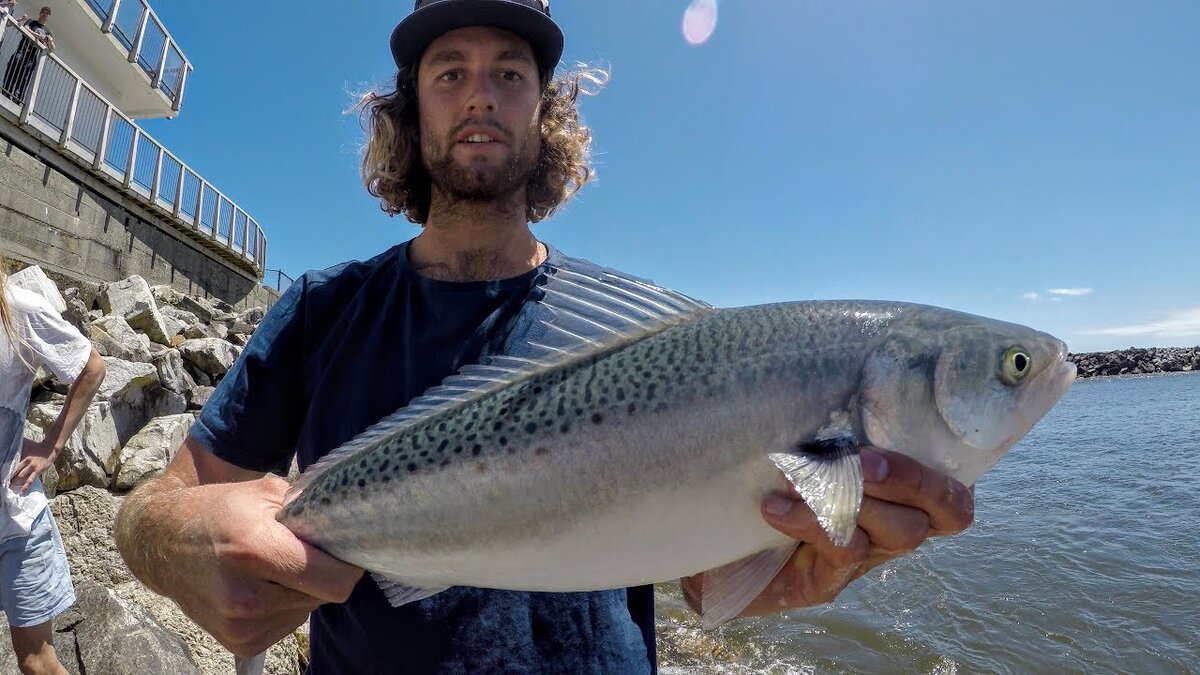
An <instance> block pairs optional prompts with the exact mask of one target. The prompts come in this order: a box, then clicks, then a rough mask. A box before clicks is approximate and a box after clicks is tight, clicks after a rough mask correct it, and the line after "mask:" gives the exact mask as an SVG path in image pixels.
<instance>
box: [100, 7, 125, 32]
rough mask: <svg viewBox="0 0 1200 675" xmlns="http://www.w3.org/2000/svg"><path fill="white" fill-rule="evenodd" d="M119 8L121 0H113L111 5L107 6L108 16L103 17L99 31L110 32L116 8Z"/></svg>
mask: <svg viewBox="0 0 1200 675" xmlns="http://www.w3.org/2000/svg"><path fill="white" fill-rule="evenodd" d="M119 9H121V0H113V2H112V6H111V7H109V8H108V16H106V17H104V23H102V24H100V32H101V33H111V32H112V27H113V24H114V23H116V22H117V10H119Z"/></svg>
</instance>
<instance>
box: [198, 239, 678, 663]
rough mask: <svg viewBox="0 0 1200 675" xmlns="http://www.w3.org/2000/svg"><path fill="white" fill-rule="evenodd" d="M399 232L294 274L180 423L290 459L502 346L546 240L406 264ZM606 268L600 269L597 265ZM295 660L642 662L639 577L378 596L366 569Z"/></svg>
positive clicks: (278, 462) (268, 460)
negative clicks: (524, 253)
mask: <svg viewBox="0 0 1200 675" xmlns="http://www.w3.org/2000/svg"><path fill="white" fill-rule="evenodd" d="M407 250H408V245H407V244H400V245H398V246H395V247H393V248H392V249H390V250H388V251H386V252H384V253H382V254H380V255H379V256H376V257H375V258H372V259H371V260H368V261H365V262H351V263H347V264H344V265H340V266H338V267H334V268H330V269H328V270H324V271H321V272H309V273H308V274H305V275H304V276H302V277H301V278H300V279H298V280H297V281H296V282H295V283H293V284H292V286H291V287H290V288H289V289H288V290H287V291H286V292H285V293H284V294H283V296H282V297H281V298H280V299H279V301H278V302H277V303H276V304H275V306H274V307H272V308H271V310H270V312H268V314H267V316H266V318H265V319H264V320H263V322H262V324H261V325H260V326H259V327H258V330H257V331H255V334H254V337H253V339H251V341H250V343H249V344H248V345H247V346H246V349H245V351H244V352H243V353H242V356H241V358H239V359H238V361H237V363H236V364H235V365H234V367H233V368H232V369H231V370H230V371H229V373H228V374H227V375H226V376H225V378H224V380H222V382H221V384H220V386H218V387H217V391H216V392H215V393H214V394H213V397H212V399H211V400H210V401H209V402H208V404H207V405H206V406H205V408H204V411H203V413H201V415H200V418H199V420H197V422H196V424H195V425H194V426H193V427H192V431H191V436H192V438H193V439H195V440H196V441H198V442H199V443H200V444H201V445H202V446H203V447H205V448H208V449H209V450H210V451H211V452H213V453H214V454H216V455H217V456H218V457H220V458H222V459H224V460H226V461H228V462H230V463H232V464H235V465H237V466H240V467H243V468H246V469H252V470H258V471H276V472H282V471H284V470H286V468H287V466H288V465H289V464H290V462H291V459H292V456H293V454H295V456H296V459H297V462H298V463H299V466H300V468H301V469H304V468H305V467H307V466H309V465H311V464H313V463H314V462H316V461H317V460H318V459H320V458H321V457H322V456H323V455H324V454H326V453H328V452H329V451H331V450H333V449H335V448H337V447H338V446H339V445H341V444H342V443H343V442H345V441H347V440H350V439H351V438H353V437H354V436H356V435H357V434H358V433H359V432H361V431H363V430H364V429H366V428H367V427H368V426H370V425H372V424H374V423H375V422H377V421H378V420H379V419H381V418H382V417H384V416H386V415H389V414H391V413H392V412H394V411H396V410H397V409H398V408H400V407H402V406H404V405H405V404H407V403H408V401H409V400H411V399H413V398H415V397H417V396H419V395H420V394H421V393H422V392H424V391H425V390H426V389H428V388H430V387H433V386H435V385H437V384H439V383H440V382H441V381H442V380H443V379H445V378H446V377H447V376H449V375H451V374H453V373H454V372H456V371H457V370H458V369H459V368H461V367H462V366H464V365H468V364H471V363H474V362H476V361H477V360H478V359H479V358H480V356H481V355H485V354H493V353H503V352H504V349H505V345H506V342H507V341H508V340H509V338H510V334H511V333H512V332H513V329H514V327H515V326H517V325H519V324H522V325H523V324H524V323H525V321H524V320H518V319H519V317H521V318H522V319H523V318H525V316H524V315H523V314H522V313H523V312H527V311H528V310H529V309H530V308H531V307H532V306H533V305H535V304H536V301H535V300H533V299H531V297H530V296H531V293H532V291H533V289H534V288H535V286H536V284H537V282H538V279H539V276H541V275H544V274H546V273H547V270H548V269H549V268H550V267H551V266H556V267H560V268H567V269H574V270H578V271H595V270H599V269H600V268H597V267H595V266H594V265H592V264H591V263H587V262H586V261H582V260H576V259H572V258H568V257H566V256H562V255H561V254H559V253H558V252H557V251H555V250H554V249H550V255H549V257H548V258H547V260H546V262H545V263H544V264H543V265H542V266H540V267H539V268H537V269H535V270H532V271H531V272H529V273H527V274H524V275H522V276H519V277H515V278H512V279H505V280H501V281H485V282H464V283H456V282H444V281H435V280H432V279H428V278H425V277H422V276H420V275H418V274H417V273H416V272H415V271H413V269H412V268H411V267H410V265H409V264H408V259H407ZM606 271H610V272H611V270H606ZM311 645H312V646H311V651H312V661H311V665H310V666H309V669H308V673H309V674H310V675H331V674H334V673H345V674H347V675H350V674H359V673H572V674H578V675H585V674H588V673H596V674H601V673H604V674H609V673H647V672H654V671H655V670H656V668H655V665H654V663H655V649H654V596H653V589H652V588H651V587H650V586H641V587H636V588H630V589H626V590H615V591H597V592H588V593H527V592H518V591H498V590H490V589H480V588H465V587H455V588H451V589H449V590H447V591H443V592H442V593H439V594H437V595H434V596H433V597H431V598H428V599H426V600H422V601H420V602H415V603H410V604H407V605H404V606H403V607H399V608H395V607H391V606H390V605H389V604H388V602H387V600H386V598H385V597H384V595H383V593H382V592H381V591H380V590H379V587H378V586H377V585H376V584H375V582H374V580H373V579H372V578H371V577H370V575H364V577H363V579H362V581H360V582H359V584H358V586H357V587H356V588H355V589H354V592H353V593H352V594H351V596H350V599H349V600H348V601H347V602H345V603H343V604H329V605H324V606H322V607H320V608H318V609H317V610H316V611H315V612H313V615H312V621H311Z"/></svg>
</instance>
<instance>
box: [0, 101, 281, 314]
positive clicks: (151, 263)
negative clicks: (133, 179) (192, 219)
mask: <svg viewBox="0 0 1200 675" xmlns="http://www.w3.org/2000/svg"><path fill="white" fill-rule="evenodd" d="M0 252H2V253H3V255H4V257H7V258H9V259H12V260H15V261H17V262H20V263H25V264H36V265H40V266H41V267H42V269H44V270H45V271H46V273H47V274H48V275H50V276H51V277H53V278H55V279H56V280H58V281H59V283H60V284H63V283H64V282H66V284H67V285H83V286H89V287H96V286H98V285H100V284H104V283H108V282H112V281H118V280H121V279H125V278H127V277H129V276H130V275H134V274H137V275H139V276H141V277H142V278H144V279H145V280H146V281H147V282H148V283H149V284H150V285H158V284H168V285H170V286H172V287H174V288H175V289H177V290H179V291H180V292H183V293H187V294H189V295H194V296H200V297H205V298H217V299H220V300H223V301H225V302H228V303H229V304H231V305H234V306H235V307H238V308H243V309H244V308H247V307H253V306H270V305H271V304H272V302H273V301H274V298H275V297H276V295H277V294H276V293H275V292H274V291H272V290H270V289H267V288H263V287H262V286H261V285H260V283H259V281H258V279H257V278H256V276H255V274H254V273H253V272H252V271H251V270H250V269H249V268H248V266H247V265H244V264H238V263H237V262H236V261H232V260H229V259H227V258H225V257H224V256H222V254H221V253H220V252H218V251H216V250H213V249H211V248H210V247H208V246H206V245H205V243H204V240H203V238H202V237H200V236H198V235H196V234H194V233H191V232H189V231H188V229H187V228H185V227H184V226H182V225H180V224H178V223H176V222H174V221H171V220H170V219H168V218H164V217H161V216H159V215H158V214H156V213H154V212H153V211H151V210H150V209H149V208H147V207H146V206H144V205H143V204H141V203H140V202H139V201H138V200H137V199H135V198H134V197H133V196H132V195H129V194H126V193H125V192H124V191H122V190H120V189H118V188H117V187H114V186H112V185H110V184H109V183H107V182H105V181H104V180H102V179H101V178H99V177H97V176H95V175H93V174H91V173H90V172H89V171H88V170H86V169H85V168H83V167H81V166H79V165H78V164H76V163H75V162H74V161H73V160H71V159H70V158H68V157H67V156H65V155H62V154H60V153H59V152H58V151H57V150H56V148H54V147H53V146H49V145H47V144H46V143H44V142H42V141H41V140H39V139H37V138H35V137H34V136H32V135H31V134H29V133H27V132H26V131H24V130H23V129H21V128H20V127H18V126H16V125H15V124H14V123H13V122H12V121H10V119H9V117H8V116H7V115H0Z"/></svg>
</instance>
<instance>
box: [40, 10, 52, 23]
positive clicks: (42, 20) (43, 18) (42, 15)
mask: <svg viewBox="0 0 1200 675" xmlns="http://www.w3.org/2000/svg"><path fill="white" fill-rule="evenodd" d="M49 19H50V10H48V9H43V10H42V11H40V12H38V23H46V21H47V20H49Z"/></svg>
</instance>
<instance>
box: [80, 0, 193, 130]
mask: <svg viewBox="0 0 1200 675" xmlns="http://www.w3.org/2000/svg"><path fill="white" fill-rule="evenodd" d="M87 6H88V8H90V9H91V10H92V11H93V12H95V14H96V17H97V18H99V19H100V26H101V30H102V31H104V32H106V33H111V34H112V35H113V37H115V38H116V39H117V41H118V42H120V43H121V45H122V46H124V47H125V50H126V54H127V55H128V57H129V62H130V63H136V64H137V65H138V66H139V67H140V68H141V69H142V70H143V71H145V73H146V74H147V75H149V76H150V80H151V82H152V83H153V85H154V86H155V87H157V88H158V89H159V90H160V91H162V93H163V94H165V95H166V96H167V98H169V99H170V100H171V103H172V106H173V107H174V109H175V110H179V107H180V104H181V101H182V98H183V86H184V83H185V80H186V78H187V73H188V71H189V70H191V64H190V63H188V61H187V59H186V58H185V57H184V56H183V52H181V51H180V50H179V45H178V44H176V42H175V40H174V39H173V38H172V37H171V35H170V34H169V33H167V29H166V28H164V27H163V24H162V21H159V19H158V15H156V14H155V13H154V10H153V9H151V8H150V5H149V4H148V3H147V2H146V0H87Z"/></svg>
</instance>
